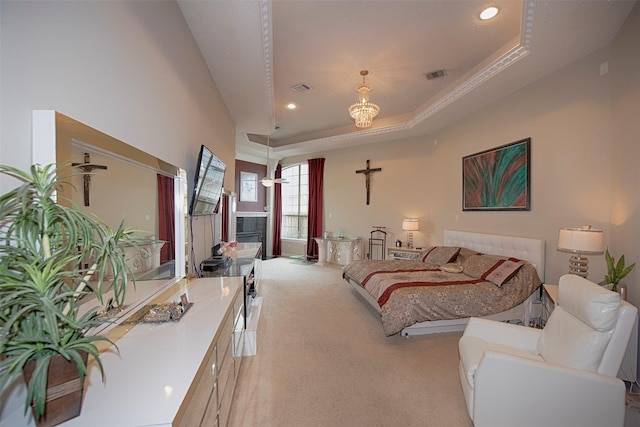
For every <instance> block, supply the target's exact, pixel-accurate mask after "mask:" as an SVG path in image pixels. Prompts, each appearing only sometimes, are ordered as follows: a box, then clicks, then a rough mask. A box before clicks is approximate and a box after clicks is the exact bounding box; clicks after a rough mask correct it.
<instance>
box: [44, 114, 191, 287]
mask: <svg viewBox="0 0 640 427" xmlns="http://www.w3.org/2000/svg"><path fill="white" fill-rule="evenodd" d="M33 119H34V124H33V143H34V147H33V153H34V158H33V160H34V163H40V164H47V163H53V162H56V163H58V164H62V163H64V162H69V161H71V163H72V165H73V169H74V170H73V173H74V176H73V177H72V184H73V188H71V186H67V187H64V188H63V189H62V191H61V192H62V195H63V196H64V197H67V198H70V199H72V200H73V201H74V202H76V203H77V204H78V205H79V206H82V207H84V209H85V210H86V211H87V212H89V213H92V214H95V215H97V216H98V217H99V218H101V219H102V220H103V221H104V222H105V223H107V224H108V225H109V226H111V227H112V228H116V227H117V226H118V225H119V224H120V222H121V221H122V220H124V222H125V224H126V225H127V227H129V228H132V229H134V230H136V234H137V235H138V237H140V238H141V243H140V244H139V245H137V246H136V247H127V248H125V257H126V259H127V264H128V265H129V267H130V269H131V271H132V272H133V273H134V275H135V278H136V281H146V280H149V281H154V282H155V281H157V282H162V281H163V282H172V281H175V280H177V279H180V278H182V277H183V276H184V274H185V233H184V224H185V222H184V212H185V209H184V206H185V201H184V197H185V185H186V173H185V172H184V171H183V170H182V169H179V168H178V167H176V166H173V165H171V164H168V163H166V162H164V161H162V160H160V159H158V158H156V157H154V156H151V155H149V154H148V153H145V152H143V151H141V150H139V149H137V148H135V147H132V146H130V145H128V144H125V143H124V142H122V141H119V140H117V139H115V138H112V137H110V136H109V135H106V134H104V133H102V132H100V131H98V130H96V129H93V128H91V127H89V126H86V125H84V124H82V123H80V122H78V121H76V120H74V119H71V118H69V117H67V116H64V115H62V114H60V113H57V112H54V111H35V112H34V116H33ZM52 147H53V148H52ZM54 152H55V158H54V159H52V157H54V156H53V154H54ZM61 200H62V199H61ZM134 292H135V293H137V292H138V290H135V291H134Z"/></svg>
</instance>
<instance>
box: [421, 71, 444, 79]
mask: <svg viewBox="0 0 640 427" xmlns="http://www.w3.org/2000/svg"><path fill="white" fill-rule="evenodd" d="M446 75H447V71H446V70H445V69H442V70H436V71H431V72H430V73H424V76H425V77H426V78H427V80H433V79H437V78H438V77H444V76H446Z"/></svg>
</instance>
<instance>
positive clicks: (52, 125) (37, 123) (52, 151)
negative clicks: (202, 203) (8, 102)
mask: <svg viewBox="0 0 640 427" xmlns="http://www.w3.org/2000/svg"><path fill="white" fill-rule="evenodd" d="M74 141H76V142H80V143H82V144H84V145H86V146H92V147H96V148H97V149H98V150H99V151H102V152H108V153H112V154H114V155H115V156H116V157H120V158H121V159H127V160H130V161H132V162H133V163H138V164H140V165H142V166H144V167H147V168H150V169H153V170H155V171H156V172H158V173H162V174H164V175H167V176H171V177H173V178H174V199H175V200H174V208H175V223H174V226H175V236H174V238H175V242H176V244H175V254H174V255H175V260H176V261H175V272H174V273H175V274H174V277H173V278H171V279H168V281H169V282H170V283H174V282H177V281H178V280H181V279H182V278H184V277H185V274H186V254H185V247H186V246H185V242H186V240H185V229H184V227H185V201H184V200H185V180H186V173H185V172H184V170H182V169H180V168H178V167H177V166H174V165H172V164H170V163H167V162H165V161H163V160H161V159H158V158H157V157H154V156H152V155H150V154H148V153H146V152H144V151H142V150H140V149H138V148H135V147H133V146H131V145H128V144H126V143H125V142H122V141H120V140H118V139H116V138H113V137H111V136H109V135H107V134H105V133H103V132H100V131H99V130H97V129H94V128H92V127H90V126H87V125H85V124H83V123H80V122H79V121H77V120H74V119H72V118H71V117H68V116H65V115H64V114H61V113H59V112H57V111H53V110H35V111H33V117H32V159H31V160H32V164H41V165H46V164H52V163H56V164H62V163H64V162H66V161H69V160H71V146H72V144H73V142H74ZM70 191H71V190H70V189H67V190H66V192H67V193H69V192H70ZM61 194H63V195H65V197H68V198H69V199H70V198H71V197H70V196H71V195H70V194H65V189H64V188H63V189H62V190H61Z"/></svg>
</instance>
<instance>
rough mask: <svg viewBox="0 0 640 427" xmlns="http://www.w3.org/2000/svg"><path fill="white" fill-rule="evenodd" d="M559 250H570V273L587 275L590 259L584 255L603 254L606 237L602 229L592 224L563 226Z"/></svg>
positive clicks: (559, 238)
mask: <svg viewBox="0 0 640 427" xmlns="http://www.w3.org/2000/svg"><path fill="white" fill-rule="evenodd" d="M558 250H559V251H563V252H569V253H571V254H573V255H571V258H569V273H571V274H577V275H578V276H582V277H585V278H586V277H587V271H588V269H589V260H588V259H587V258H586V257H585V256H584V255H602V254H603V253H604V238H603V233H602V230H596V229H595V228H591V226H590V225H588V226H585V227H580V228H561V229H560V234H559V236H558Z"/></svg>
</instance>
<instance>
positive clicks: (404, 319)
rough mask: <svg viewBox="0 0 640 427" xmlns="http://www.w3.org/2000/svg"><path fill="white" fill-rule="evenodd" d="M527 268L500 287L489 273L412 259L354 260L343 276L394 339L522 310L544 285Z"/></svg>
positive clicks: (527, 266) (533, 272) (524, 267)
mask: <svg viewBox="0 0 640 427" xmlns="http://www.w3.org/2000/svg"><path fill="white" fill-rule="evenodd" d="M480 260H481V261H485V262H486V258H485V259H480ZM516 261H518V260H516ZM523 264H524V265H522V267H521V268H519V269H518V270H517V272H516V273H515V274H514V275H513V277H511V278H510V279H509V280H507V281H505V282H504V283H503V284H501V285H499V286H498V285H496V284H495V283H492V282H490V281H488V280H485V279H486V276H487V274H484V275H483V274H480V275H476V276H477V277H472V276H469V275H467V274H465V273H448V272H444V271H441V270H440V269H439V267H438V266H437V265H434V264H429V263H425V262H422V261H409V260H382V261H371V260H363V261H354V262H352V263H351V264H349V265H347V266H345V268H344V271H343V277H344V278H345V279H346V280H348V281H350V282H352V283H354V284H356V285H358V286H362V287H363V288H364V289H365V290H366V291H367V292H368V293H369V294H370V295H371V296H372V297H373V298H374V299H375V300H376V301H377V302H378V305H379V306H380V316H381V319H382V326H383V329H384V332H385V334H386V335H388V336H389V335H393V334H396V333H398V332H400V331H402V329H404V328H405V327H407V326H411V325H413V324H415V323H419V322H423V321H427V320H443V319H458V318H465V317H471V316H478V317H480V316H487V315H491V314H495V313H500V312H503V311H506V310H509V309H511V308H513V307H515V306H517V305H518V304H520V303H522V302H523V301H524V300H526V299H527V298H528V297H529V296H530V295H531V294H532V293H533V292H534V291H535V290H536V289H537V288H538V287H539V286H540V284H541V281H540V279H539V278H538V275H537V273H536V270H535V268H534V267H533V266H532V265H531V264H529V263H526V262H523ZM471 267H472V266H469V271H472V268H471ZM476 271H477V268H476Z"/></svg>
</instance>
